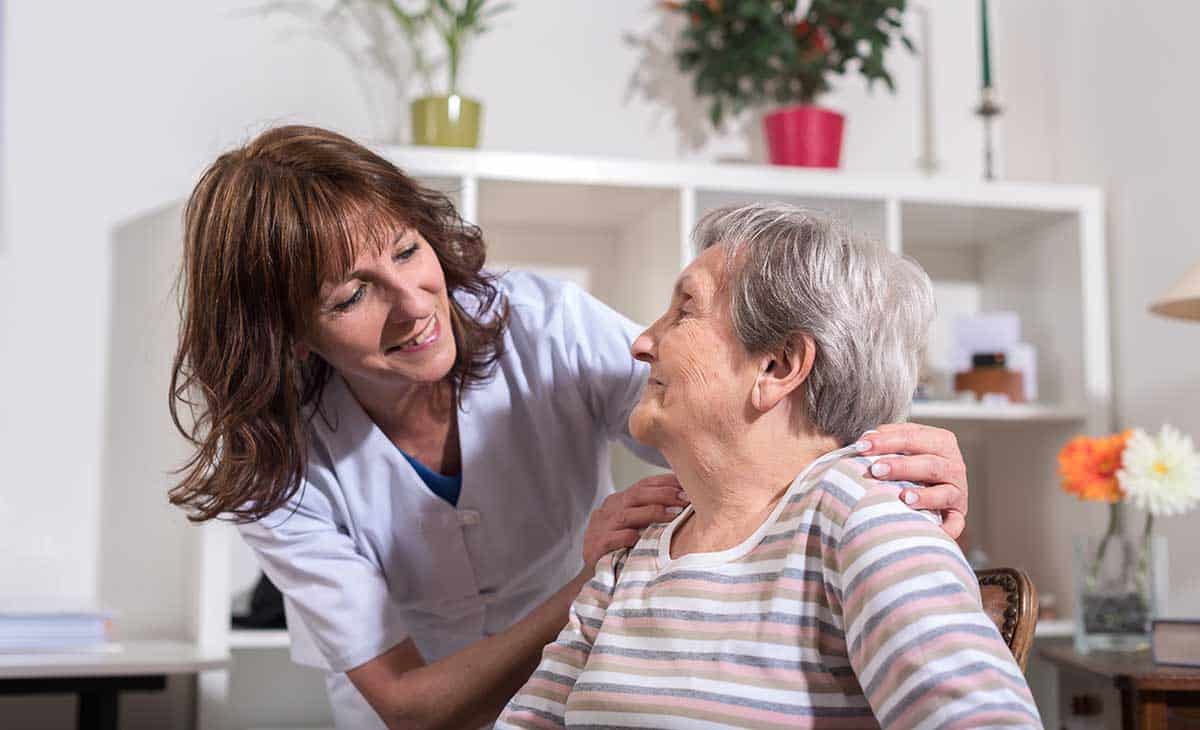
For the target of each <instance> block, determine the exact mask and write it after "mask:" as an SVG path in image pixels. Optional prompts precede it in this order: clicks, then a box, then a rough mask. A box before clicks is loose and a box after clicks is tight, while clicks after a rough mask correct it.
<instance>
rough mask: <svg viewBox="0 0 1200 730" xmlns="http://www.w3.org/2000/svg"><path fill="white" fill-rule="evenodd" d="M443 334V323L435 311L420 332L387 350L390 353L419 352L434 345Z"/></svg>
mask: <svg viewBox="0 0 1200 730" xmlns="http://www.w3.org/2000/svg"><path fill="white" fill-rule="evenodd" d="M441 334H442V326H441V323H440V322H438V316H437V314H436V313H434V314H433V315H432V316H431V317H430V318H429V322H428V323H427V324H426V325H425V326H424V327H423V328H422V329H421V331H420V332H418V333H417V334H416V335H414V336H413V337H410V338H409V339H407V340H405V341H404V342H401V343H400V344H399V345H395V346H393V347H389V348H388V349H387V350H386V352H387V354H389V355H391V354H392V353H397V352H403V353H409V352H419V351H421V350H424V349H427V348H429V347H430V346H432V345H433V343H435V342H437V340H438V337H439V336H441Z"/></svg>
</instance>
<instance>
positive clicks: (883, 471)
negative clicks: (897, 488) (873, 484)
mask: <svg viewBox="0 0 1200 730" xmlns="http://www.w3.org/2000/svg"><path fill="white" fill-rule="evenodd" d="M891 473H892V467H890V466H888V465H887V464H885V463H883V462H882V461H877V462H875V463H874V464H872V465H871V474H872V475H873V476H877V477H886V476H887V475H888V474H891Z"/></svg>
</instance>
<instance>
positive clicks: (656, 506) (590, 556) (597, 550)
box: [583, 474, 689, 569]
mask: <svg viewBox="0 0 1200 730" xmlns="http://www.w3.org/2000/svg"><path fill="white" fill-rule="evenodd" d="M688 503H689V500H688V498H687V495H685V494H684V493H683V488H682V487H680V486H679V480H678V479H676V478H675V475H674V474H656V475H655V476H652V477H646V478H645V479H642V480H641V481H638V482H634V484H633V486H631V487H630V488H629V489H626V490H624V491H621V492H613V493H612V494H610V495H608V497H607V498H606V499H605V500H604V502H603V503H601V505H600V506H599V507H598V508H596V511H595V512H592V516H591V517H590V518H589V519H588V526H587V531H586V532H585V533H584V535H583V561H584V563H585V564H586V566H587V568H589V569H590V568H592V567H594V566H595V565H596V561H598V560H599V559H600V558H602V557H604V556H605V555H607V554H609V553H611V552H612V551H613V550H618V549H620V548H624V547H633V545H634V544H635V543H637V541H638V537H640V536H641V534H642V530H644V529H646V528H647V527H649V526H650V525H653V524H654V523H656V522H670V521H671V520H673V519H675V516H676V515H678V514H679V513H680V512H681V511H683V508H684V507H686V506H687V505H688Z"/></svg>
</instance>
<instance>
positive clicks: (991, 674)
mask: <svg viewBox="0 0 1200 730" xmlns="http://www.w3.org/2000/svg"><path fill="white" fill-rule="evenodd" d="M868 485H870V486H868ZM864 486H867V491H866V493H865V494H863V496H862V498H861V499H859V500H858V501H857V503H856V504H855V505H854V508H853V510H852V511H851V513H850V514H849V515H848V517H847V519H846V521H845V523H844V524H843V525H842V530H841V534H840V535H838V536H837V538H838V539H837V547H836V551H837V555H836V562H837V572H836V573H834V574H833V575H831V576H830V577H834V576H836V580H837V581H838V587H839V589H840V594H841V595H840V599H841V606H842V617H843V620H844V622H845V633H846V644H847V647H848V648H849V654H850V662H851V665H852V666H853V667H854V672H855V674H856V676H857V678H858V681H859V684H860V685H861V687H862V689H863V692H864V693H865V694H866V697H867V701H868V702H869V703H870V705H871V709H872V711H873V712H874V714H875V717H876V718H877V719H878V721H879V723H880V725H882V726H883V727H886V728H918V727H920V728H925V727H937V728H968V727H970V728H975V727H981V726H989V727H991V726H1009V727H1014V726H1015V727H1041V721H1040V718H1039V716H1038V712H1037V708H1036V706H1035V705H1034V702H1033V697H1032V695H1031V694H1030V692H1029V686H1028V685H1027V684H1026V682H1025V678H1024V677H1023V676H1022V674H1021V670H1020V669H1019V668H1018V667H1017V664H1016V662H1015V661H1014V660H1013V657H1012V654H1011V652H1010V651H1009V649H1008V646H1007V645H1006V644H1005V643H1004V641H1003V640H1002V639H1001V637H1000V633H999V631H997V630H996V626H995V624H993V623H992V621H991V620H990V619H989V618H988V617H987V615H986V614H985V613H984V612H983V608H982V605H981V602H980V596H979V584H978V581H977V579H976V577H975V573H974V571H972V570H971V567H970V566H969V565H968V564H967V562H966V560H965V559H964V558H963V555H962V552H961V551H960V550H959V548H958V546H957V545H956V544H955V543H954V542H953V541H952V540H951V539H950V538H949V537H947V535H946V534H945V533H944V532H942V530H941V529H939V528H938V527H937V526H936V525H934V524H933V523H932V522H931V521H930V520H929V519H928V518H926V517H924V516H922V515H920V514H918V513H916V512H913V511H911V510H909V509H908V508H907V507H905V506H904V505H903V504H901V503H900V501H899V500H898V499H897V498H896V494H897V491H896V489H895V488H893V487H891V486H880V485H879V484H878V483H870V482H867V483H864ZM830 572H831V573H832V571H830Z"/></svg>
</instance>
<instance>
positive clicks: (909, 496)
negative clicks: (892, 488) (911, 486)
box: [904, 492, 917, 505]
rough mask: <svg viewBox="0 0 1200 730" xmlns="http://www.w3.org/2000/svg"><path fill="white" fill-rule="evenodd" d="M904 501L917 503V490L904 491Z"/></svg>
mask: <svg viewBox="0 0 1200 730" xmlns="http://www.w3.org/2000/svg"><path fill="white" fill-rule="evenodd" d="M904 503H905V504H910V505H911V504H916V503H917V493H916V492H905V493H904Z"/></svg>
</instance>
